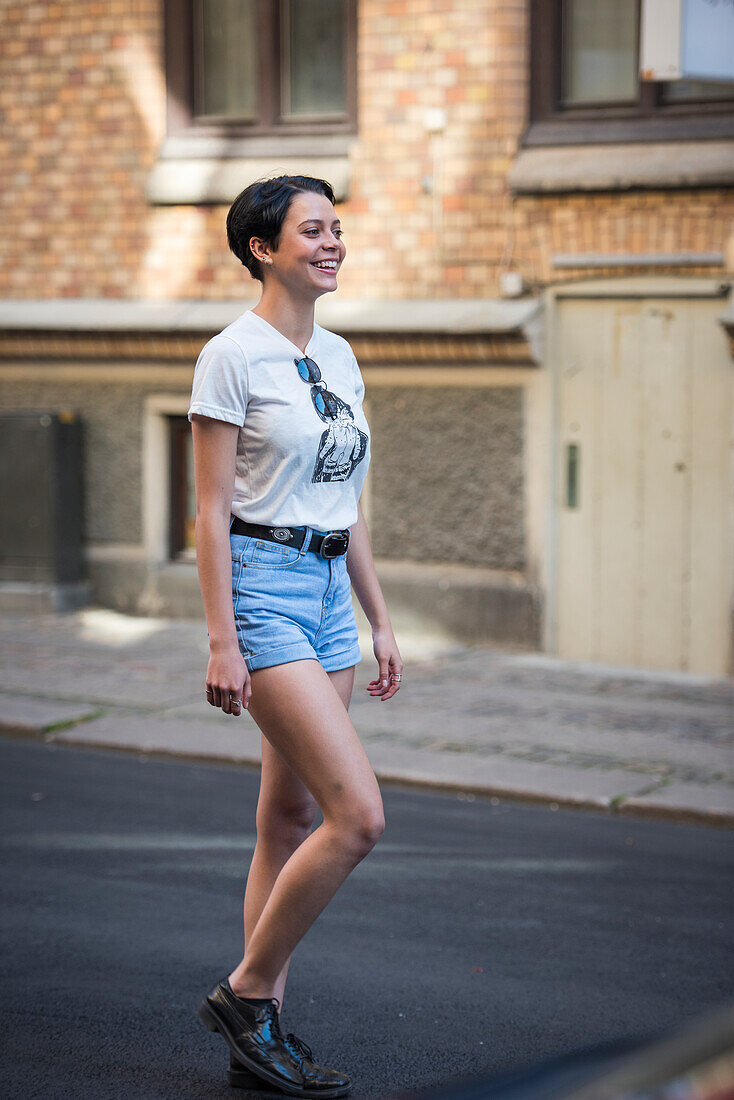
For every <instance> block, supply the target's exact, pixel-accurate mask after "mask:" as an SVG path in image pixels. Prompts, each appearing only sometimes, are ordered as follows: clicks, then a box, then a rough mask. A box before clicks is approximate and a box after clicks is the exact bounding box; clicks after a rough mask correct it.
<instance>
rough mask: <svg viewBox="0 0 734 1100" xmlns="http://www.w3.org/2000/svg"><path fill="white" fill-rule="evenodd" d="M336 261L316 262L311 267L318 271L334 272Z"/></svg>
mask: <svg viewBox="0 0 734 1100" xmlns="http://www.w3.org/2000/svg"><path fill="white" fill-rule="evenodd" d="M337 266H338V265H337V261H336V260H317V261H315V262H313V263H312V264H311V267H317V268H318V269H319V271H336V269H337Z"/></svg>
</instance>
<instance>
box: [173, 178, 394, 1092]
mask: <svg viewBox="0 0 734 1100" xmlns="http://www.w3.org/2000/svg"><path fill="white" fill-rule="evenodd" d="M227 236H228V240H229V246H230V248H231V250H232V251H233V252H234V254H235V255H236V256H237V258H238V259H239V260H240V261H241V262H242V263H243V264H244V266H245V267H246V268H247V269H248V271H249V272H250V273H251V274H252V275H253V276H254V277H255V278H256V279H259V280H260V281H261V282H262V284H263V288H262V294H261V297H260V301H259V302H258V304H257V306H255V307H254V308H253V309H249V310H247V311H246V312H245V313H243V314H242V316H241V317H239V318H238V319H237V320H236V321H234V322H233V323H232V324H231V325H228V326H227V328H225V329H224V330H223V331H222V332H221V333H219V335H217V336H215V337H214V338H213V339H211V340H210V341H209V342H208V343H207V344H206V346H205V347H204V349H203V350H202V352H201V355H200V356H199V359H198V362H197V365H196V372H195V375H194V384H193V392H192V400H191V407H190V410H189V419H190V420H191V421H192V431H193V439H194V461H195V475H196V548H197V561H198V569H199V579H200V582H201V589H202V593H203V597H204V607H205V611H206V619H207V626H208V629H209V649H210V658H209V666H208V669H207V674H206V697H207V699H208V701H209V703H210V704H211V705H212V706H214V707H220V708H221V709H222V710H223V711H224V713H225V714H229V715H239V714H240V713H241V711H242V709H243V708H244V709H249V711H250V714H251V715H252V717H253V718H254V720H255V722H256V723H257V725H258V727H259V728H260V730H261V732H262V773H261V781H260V795H259V799H258V804H257V815H256V825H257V844H256V847H255V852H254V855H253V858H252V864H251V866H250V870H249V874H248V877H247V888H246V891H245V902H244V927H245V953H244V957H243V959H242V961H241V962H239V963H238V964H237V966H235V968H234V969H233V970H232V972H231V973H230V974H229V975H228V977H227V978H224V979H223V980H222V981H220V982H219V983H218V984H217V985H216V986H215V987H214V988H213V989H212V991H211V992H210V993H209V994H208V996H207V997H205V999H204V1000H203V1001H202V1003H201V1006H200V1008H199V1015H200V1016H201V1018H202V1020H203V1022H204V1023H205V1024H206V1026H207V1027H208V1028H209V1029H210V1030H212V1031H218V1032H219V1033H220V1034H221V1035H222V1037H223V1038H224V1039H225V1041H226V1042H227V1044H228V1046H229V1050H230V1081H231V1083H233V1084H236V1085H240V1084H241V1085H243V1086H252V1085H257V1084H259V1083H261V1082H262V1081H265V1082H267V1083H269V1084H270V1085H272V1086H275V1087H276V1088H277V1089H280V1090H281V1091H283V1092H286V1093H289V1094H291V1095H293V1096H305V1097H311V1096H312V1097H332V1096H342V1095H344V1094H345V1093H346V1092H348V1091H349V1087H350V1082H349V1078H348V1077H347V1075H346V1074H344V1073H342V1072H339V1071H338V1070H335V1069H329V1068H326V1067H323V1066H319V1065H316V1064H315V1062H314V1061H313V1054H312V1051H311V1050H310V1048H309V1047H308V1046H307V1045H306V1044H305V1043H304V1042H303V1041H302V1040H300V1039H298V1038H296V1036H295V1035H293V1034H292V1033H289V1034H288V1035H286V1036H284V1035H283V1034H282V1032H281V1030H280V1023H279V1019H280V1008H281V1006H282V1003H283V990H284V987H285V982H286V976H287V973H288V965H289V962H290V957H291V954H292V952H293V950H294V948H295V947H296V945H297V944H298V942H299V941H300V940H301V938H302V937H303V935H304V934H305V933H306V931H307V930H308V928H309V927H310V926H311V925H312V924H313V922H314V921H315V920H316V918H317V917H318V915H319V913H321V912H322V910H323V909H324V907H325V906H326V905H327V904H328V902H329V900H330V898H332V897H333V895H334V894H335V893H336V891H337V890H338V888H339V886H340V885H341V884H342V882H344V880H345V878H346V877H347V875H348V874H349V873H350V871H352V870H353V868H354V867H355V866H356V865H357V864H358V863H359V862H360V861H361V860H362V859H364V857H365V856H366V855H367V853H368V852H369V851H370V850H371V849H372V847H373V846H374V845H375V843H376V841H377V839H378V838H379V836H380V835H381V833H382V831H383V829H384V824H385V823H384V817H383V807H382V799H381V796H380V789H379V786H378V783H377V780H376V778H375V775H374V772H373V771H372V768H371V766H370V763H369V761H368V759H367V756H366V754H365V751H364V749H363V747H362V745H361V743H360V740H359V738H358V736H357V732H356V730H355V728H354V726H353V724H352V722H351V721H350V718H349V715H348V713H347V711H348V707H349V700H350V696H351V692H352V686H353V682H354V666H355V665H356V664H357V662H358V661H359V660H360V651H359V646H358V642H357V629H356V624H355V619H354V611H353V608H352V602H351V590H350V584H351V586H353V587H354V591H355V593H356V595H357V598H358V600H359V602H360V604H361V605H362V607H363V608H364V611H365V614H366V616H367V618H368V620H369V622H370V624H371V627H372V641H373V649H374V654H375V657H376V659H377V663H378V667H379V676H378V678H377V679H375V680H372V681H371V683H370V684H369V685H368V688H367V690H368V691H369V692H370V694H371V695H372V696H373V697H374V698H379V699H380V700H381V701H382V702H385V701H387V700H388V699H391V698H392V697H393V696H394V695H395V693H396V692H397V691H398V689H399V687H400V681H401V674H402V669H403V665H402V661H401V658H400V653H399V651H398V647H397V644H396V642H395V636H394V634H393V630H392V627H391V625H390V618H389V615H388V612H387V608H386V606H385V600H384V598H383V595H382V591H381V589H380V585H379V583H378V580H377V575H376V573H375V567H374V563H373V560H372V552H371V548H370V542H369V536H368V533H367V527H366V525H365V521H364V517H363V515H362V512H361V509H360V508H359V503H358V502H359V496H360V492H361V489H362V484H363V482H364V478H365V474H366V472H367V465H368V463H369V435H370V433H369V427H368V425H367V421H366V420H365V417H364V413H363V411H362V398H363V395H364V385H363V382H362V378H361V375H360V371H359V367H358V366H357V362H356V360H355V357H354V354H353V352H352V349H351V348H350V346H349V344H348V343H347V342H346V340H343V339H342V338H341V337H340V336H336V335H335V334H334V333H332V332H329V331H327V330H326V329H323V328H321V326H319V325H316V324H315V323H314V303H315V301H316V299H317V298H319V297H320V296H321V295H322V294H327V293H328V292H329V291H332V290H336V285H337V275H338V272H339V268H340V267H341V264H342V262H343V261H344V256H345V247H344V242H343V241H342V232H341V229H340V225H339V219H338V218H337V216H336V212H335V210H334V193H333V191H332V189H331V187H330V186H329V184H328V183H326V182H325V181H324V180H317V179H312V178H310V177H307V176H281V177H278V178H277V179H271V180H267V181H265V182H260V183H255V184H252V185H251V186H250V187H248V188H246V189H245V190H244V191H243V192H242V194H241V195H239V196H238V198H237V199H235V201H234V203H233V205H232V207H231V209H230V211H229V214H228V216H227ZM317 808H318V809H320V810H321V812H322V814H323V823H322V824H321V825H320V826H319V827H318V828H317V829H315V830H314V831H313V832H312V831H311V828H312V825H313V821H314V817H315V814H316V810H317ZM255 1078H257V1079H259V1081H258V1080H255Z"/></svg>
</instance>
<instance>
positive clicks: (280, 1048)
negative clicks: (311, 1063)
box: [199, 978, 340, 1100]
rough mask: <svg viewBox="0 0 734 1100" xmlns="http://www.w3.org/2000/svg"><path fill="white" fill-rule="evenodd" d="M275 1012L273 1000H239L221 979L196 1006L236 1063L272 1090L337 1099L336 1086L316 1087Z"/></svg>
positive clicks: (204, 1022)
mask: <svg viewBox="0 0 734 1100" xmlns="http://www.w3.org/2000/svg"><path fill="white" fill-rule="evenodd" d="M278 1008H279V1004H278V1000H277V998H276V997H271V998H268V999H265V998H263V999H261V1000H255V999H254V998H253V1000H252V1001H250V1000H245V999H244V998H242V997H238V996H237V995H236V994H235V993H234V992H233V990H232V988H231V986H230V984H229V982H228V980H227V979H226V978H224V979H223V980H222V981H221V982H219V983H218V984H217V985H216V986H215V987H214V989H212V991H211V993H208V994H207V996H206V997H205V998H204V1000H203V1001H202V1002H201V1004H200V1005H199V1017H200V1019H201V1021H202V1023H203V1024H204V1026H205V1027H207V1028H208V1029H209V1031H218V1032H219V1034H220V1035H221V1036H222V1038H223V1039H224V1040H225V1042H226V1043H227V1045H228V1047H229V1049H230V1052H231V1053H232V1054H233V1055H234V1056H235V1058H236V1059H237V1061H238V1062H241V1063H242V1064H243V1066H244V1067H245V1068H246V1069H247V1070H249V1071H250V1072H251V1073H253V1074H254V1075H255V1076H256V1077H258V1078H259V1079H260V1080H261V1081H263V1082H265V1083H266V1084H268V1085H271V1086H272V1087H273V1088H276V1089H279V1090H280V1091H281V1092H285V1093H288V1094H289V1095H290V1096H304V1097H313V1098H314V1100H322V1098H323V1100H327V1098H328V1097H332V1096H337V1095H340V1094H339V1091H338V1088H336V1087H335V1086H331V1087H330V1086H329V1085H326V1086H324V1085H319V1082H318V1074H316V1073H314V1072H312V1071H311V1069H310V1068H309V1067H308V1065H307V1064H306V1063H305V1062H304V1061H303V1059H302V1058H301V1057H300V1056H298V1055H295V1054H294V1053H292V1052H291V1050H290V1049H289V1047H288V1046H287V1045H286V1041H285V1038H284V1036H283V1033H282V1031H281V1030H280V1020H279V1018H278Z"/></svg>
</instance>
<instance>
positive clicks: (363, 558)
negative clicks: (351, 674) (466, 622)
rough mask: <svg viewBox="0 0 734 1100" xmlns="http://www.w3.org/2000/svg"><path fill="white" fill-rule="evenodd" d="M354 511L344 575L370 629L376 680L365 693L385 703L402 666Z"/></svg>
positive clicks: (367, 544) (364, 528)
mask: <svg viewBox="0 0 734 1100" xmlns="http://www.w3.org/2000/svg"><path fill="white" fill-rule="evenodd" d="M357 511H358V514H359V518H358V519H357V522H356V523H355V524H354V525H353V526H352V527H350V529H349V530H350V536H349V549H348V550H347V572H348V573H349V578H350V580H351V582H352V587H353V588H354V591H355V592H356V594H357V599H358V600H359V602H360V605H361V607H362V609H363V611H364V613H365V615H366V616H367V618H368V620H369V623H370V626H371V627H372V647H373V649H374V653H375V657H376V658H377V663H378V665H379V668H380V674H379V678H378V679H377V680H371V681H370V683H369V684H368V685H367V690H368V691H369V692H370V694H371V695H379V696H381V698H382V700H383V702H384V700H385V699H391V698H392V697H393V695H394V694H395V692H396V691H398V690H399V688H400V680H395V679H393V678H392V677H393V676H402V672H403V662H402V660H401V657H400V651H399V650H398V645H397V642H396V641H395V635H394V634H393V629H392V625H391V623H390V616H389V615H388V612H387V604H386V603H385V597H384V596H383V594H382V589H381V588H380V582H379V581H378V579H377V572H376V571H375V563H374V561H373V558H372V547H371V545H370V536H369V533H368V531H367V524H366V523H365V518H364V515H363V514H362V508H361V506H360V505H357Z"/></svg>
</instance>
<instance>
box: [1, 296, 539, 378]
mask: <svg viewBox="0 0 734 1100" xmlns="http://www.w3.org/2000/svg"><path fill="white" fill-rule="evenodd" d="M253 304H254V303H253V302H247V301H237V300H235V301H220V302H200V301H178V302H177V301H159V302H146V301H124V300H107V299H5V300H0V358H2V359H5V360H9V359H56V360H62V359H67V360H68V359H73V360H78V359H87V360H89V359H92V360H100V361H109V360H113V359H114V360H123V361H124V360H128V361H129V360H146V361H149V360H164V361H172V362H173V361H181V362H183V361H185V362H190V361H191V360H192V359H194V360H195V359H196V357H197V356H198V354H199V351H200V350H201V347H202V345H203V343H204V342H205V341H206V340H207V339H209V337H210V336H213V335H214V333H216V332H220V331H221V330H222V329H223V328H225V326H226V325H228V324H229V323H230V322H231V321H233V320H235V319H236V318H237V317H239V316H240V314H241V313H243V312H244V311H245V310H246V309H248V308H250V307H251V306H252V305H253ZM316 320H317V321H318V322H319V324H322V325H324V327H325V328H328V329H331V330H333V331H335V332H338V333H341V334H342V335H344V336H345V337H346V338H347V339H349V340H350V341H351V342H352V344H353V347H354V350H355V354H356V355H357V358H358V359H359V361H360V362H361V363H363V364H368V363H393V364H401V363H403V364H404V363H416V364H425V363H436V364H441V365H444V364H451V363H503V364H508V363H509V364H512V365H524V366H533V365H535V364H537V363H538V362H540V361H541V358H542V325H543V313H542V307H541V305H540V302H539V301H538V300H537V299H534V298H528V299H522V300H517V301H504V300H502V299H492V298H485V299H475V300H462V299H459V300H451V299H405V300H402V301H394V300H383V299H352V300H349V299H347V300H343V299H342V300H334V301H327V302H323V304H322V303H318V304H317V307H316Z"/></svg>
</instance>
